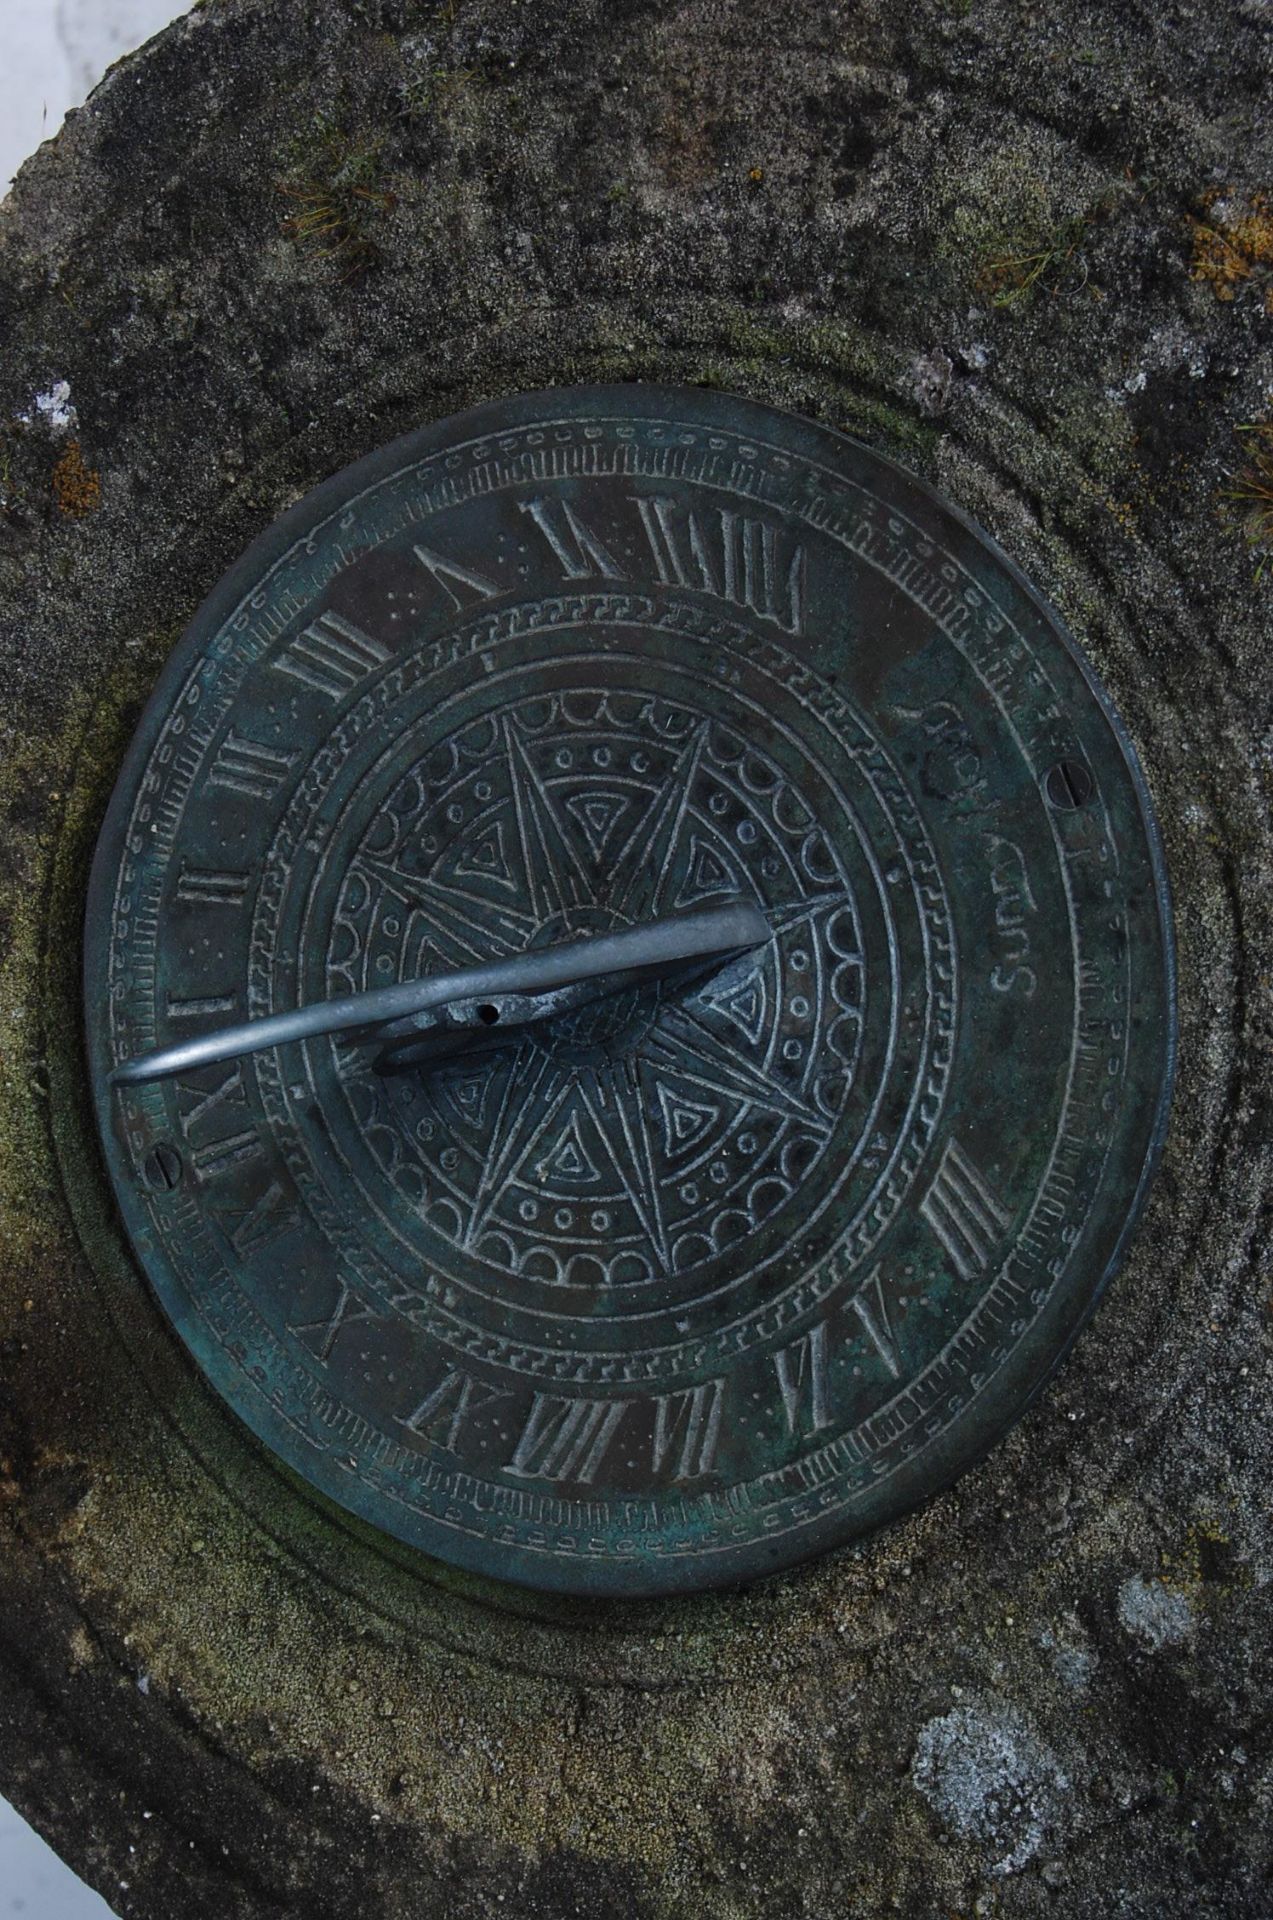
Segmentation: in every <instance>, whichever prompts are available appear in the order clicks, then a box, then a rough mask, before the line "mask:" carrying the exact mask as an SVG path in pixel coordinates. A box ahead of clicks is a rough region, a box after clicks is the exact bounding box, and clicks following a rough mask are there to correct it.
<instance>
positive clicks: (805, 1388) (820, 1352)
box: [773, 1320, 831, 1434]
mask: <svg viewBox="0 0 1273 1920" xmlns="http://www.w3.org/2000/svg"><path fill="white" fill-rule="evenodd" d="M773 1358H774V1371H775V1372H776V1373H777V1375H778V1391H779V1393H780V1394H781V1395H782V1410H783V1413H784V1414H785V1415H786V1418H787V1431H788V1433H791V1434H795V1433H806V1434H809V1433H820V1432H821V1431H822V1429H823V1427H829V1426H830V1424H831V1415H830V1414H829V1413H828V1411H827V1326H826V1321H825V1320H819V1322H818V1324H817V1326H816V1327H810V1329H809V1331H808V1333H805V1334H802V1335H801V1336H800V1338H799V1340H794V1341H793V1342H792V1343H791V1345H790V1346H789V1347H783V1348H782V1350H781V1351H780V1352H779V1353H776V1354H775V1355H774V1357H773Z"/></svg>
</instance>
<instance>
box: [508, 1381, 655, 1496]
mask: <svg viewBox="0 0 1273 1920" xmlns="http://www.w3.org/2000/svg"><path fill="white" fill-rule="evenodd" d="M628 1405H629V1402H628V1401H626V1400H561V1399H557V1398H556V1397H554V1396H553V1395H551V1394H544V1393H537V1394H536V1395H535V1399H534V1403H533V1404H532V1406H531V1410H530V1417H529V1419H528V1420H527V1422H526V1425H525V1427H524V1428H523V1430H522V1436H521V1439H520V1440H519V1441H518V1442H517V1449H516V1451H515V1452H514V1454H513V1457H512V1459H511V1460H510V1461H509V1463H508V1466H507V1467H506V1468H505V1472H507V1473H516V1474H521V1475H523V1476H525V1477H527V1478H532V1477H533V1478H536V1479H542V1480H578V1481H588V1480H592V1479H594V1478H595V1476H596V1473H597V1469H598V1468H599V1467H600V1465H601V1462H602V1459H603V1457H604V1455H605V1451H606V1448H607V1447H608V1446H609V1444H610V1441H611V1439H612V1438H613V1436H614V1430H615V1428H616V1427H617V1426H618V1424H619V1422H620V1420H622V1418H623V1416H624V1414H625V1412H626V1411H627V1408H628Z"/></svg>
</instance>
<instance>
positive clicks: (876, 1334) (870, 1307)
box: [849, 1267, 902, 1380]
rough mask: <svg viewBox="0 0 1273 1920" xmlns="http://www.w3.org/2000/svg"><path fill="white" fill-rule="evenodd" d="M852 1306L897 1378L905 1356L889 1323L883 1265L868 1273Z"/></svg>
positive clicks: (887, 1365)
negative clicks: (881, 1269)
mask: <svg viewBox="0 0 1273 1920" xmlns="http://www.w3.org/2000/svg"><path fill="white" fill-rule="evenodd" d="M849 1305H850V1306H851V1307H852V1308H853V1311H854V1312H855V1313H856V1314H857V1317H858V1319H859V1320H860V1321H861V1322H862V1326H863V1328H864V1329H865V1331H866V1333H867V1335H868V1336H869V1338H870V1341H871V1344H872V1346H873V1347H874V1348H875V1351H876V1352H877V1353H878V1354H879V1356H880V1359H881V1360H882V1361H883V1362H884V1365H885V1366H886V1367H887V1368H888V1370H889V1372H890V1373H891V1374H892V1376H893V1378H894V1379H895V1380H896V1379H898V1378H900V1376H901V1371H902V1363H901V1358H900V1356H899V1354H898V1351H897V1340H896V1338H895V1337H894V1334H893V1329H892V1327H891V1326H890V1324H889V1317H888V1301H887V1300H886V1299H885V1297H884V1282H883V1278H882V1276H881V1271H880V1268H879V1267H876V1269H875V1271H874V1272H873V1273H871V1274H868V1276H867V1278H866V1279H865V1280H864V1281H863V1282H862V1284H861V1286H860V1287H859V1288H858V1290H857V1292H856V1293H855V1294H854V1295H853V1298H852V1299H851V1300H850V1302H849Z"/></svg>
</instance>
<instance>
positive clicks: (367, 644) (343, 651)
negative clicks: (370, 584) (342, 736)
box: [271, 610, 389, 700]
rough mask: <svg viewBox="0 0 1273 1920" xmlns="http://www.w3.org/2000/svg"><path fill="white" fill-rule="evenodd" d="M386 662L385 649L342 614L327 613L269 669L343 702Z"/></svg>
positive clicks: (307, 628) (291, 642) (387, 650)
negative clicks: (287, 674)
mask: <svg viewBox="0 0 1273 1920" xmlns="http://www.w3.org/2000/svg"><path fill="white" fill-rule="evenodd" d="M388 658H389V649H388V647H385V646H382V645H381V643H380V641H379V640H373V639H372V637H371V635H370V634H369V633H364V632H363V630H362V628H361V627H356V626H355V625H354V623H353V621H352V620H346V619H345V617H344V615H343V614H339V613H332V612H331V611H330V610H329V611H328V612H327V613H320V614H319V616H318V618H317V620H315V621H313V622H312V623H311V624H310V625H309V626H308V627H305V628H303V629H302V631H301V632H300V633H298V634H297V635H296V638H295V639H294V640H292V641H290V642H289V644H288V646H287V648H286V650H285V651H284V652H283V653H281V654H280V655H279V656H278V658H277V659H276V660H274V661H272V662H271V665H272V666H273V667H274V668H275V669H276V671H277V672H279V673H290V674H291V675H292V676H293V678H294V679H297V680H303V681H304V683H305V685H306V686H307V687H313V689H314V691H315V692H316V693H323V694H326V696H327V698H328V699H329V700H343V699H344V698H345V695H346V694H347V693H349V691H350V690H351V688H353V687H356V686H357V685H358V682H359V681H360V680H362V679H364V678H365V677H366V676H367V674H369V673H374V672H375V670H376V668H377V667H383V665H384V663H385V661H386V660H387V659H388Z"/></svg>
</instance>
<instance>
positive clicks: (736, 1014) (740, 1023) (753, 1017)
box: [699, 973, 769, 1047]
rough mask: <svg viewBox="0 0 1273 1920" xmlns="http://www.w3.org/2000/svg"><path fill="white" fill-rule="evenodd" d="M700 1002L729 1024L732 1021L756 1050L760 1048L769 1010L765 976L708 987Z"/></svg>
mask: <svg viewBox="0 0 1273 1920" xmlns="http://www.w3.org/2000/svg"><path fill="white" fill-rule="evenodd" d="M699 1000H700V1001H701V1003H702V1005H703V1006H705V1007H711V1008H712V1009H713V1011H715V1012H716V1013H723V1014H724V1016H725V1018H726V1019H727V1020H732V1021H733V1023H734V1025H735V1026H736V1027H738V1028H740V1029H741V1031H742V1032H743V1034H744V1035H745V1036H746V1038H747V1039H748V1040H749V1041H750V1042H751V1044H752V1046H753V1047H758V1046H759V1045H760V1041H761V1036H762V1035H763V1033H764V1031H765V1016H766V1014H767V1013H768V1010H769V996H768V994H767V993H766V991H765V976H764V974H763V973H749V974H748V975H747V977H746V979H745V980H735V981H732V982H727V983H722V984H721V985H720V986H718V987H706V988H704V989H703V991H702V992H701V993H700V995H699Z"/></svg>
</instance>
